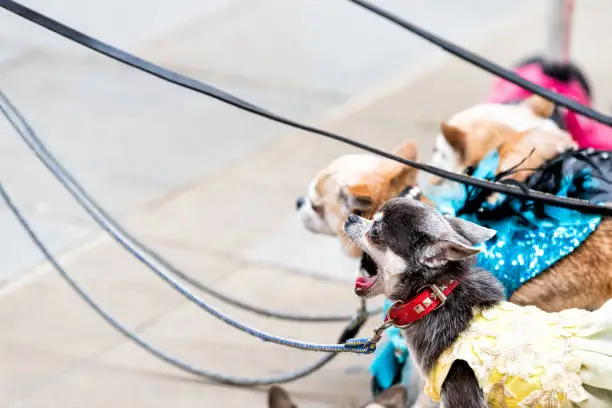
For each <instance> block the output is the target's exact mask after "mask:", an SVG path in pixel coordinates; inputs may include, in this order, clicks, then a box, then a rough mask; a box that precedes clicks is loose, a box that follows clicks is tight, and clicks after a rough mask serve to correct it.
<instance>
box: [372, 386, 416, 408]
mask: <svg viewBox="0 0 612 408" xmlns="http://www.w3.org/2000/svg"><path fill="white" fill-rule="evenodd" d="M407 399H408V390H407V389H406V386H404V385H401V384H397V385H394V386H393V387H391V388H388V389H386V390H384V391H383V392H381V393H380V394H378V395H377V396H376V397H375V398H374V399H373V400H372V402H370V403H368V404H366V405H365V406H364V408H374V407H376V408H379V407H384V408H405V406H406V400H407Z"/></svg>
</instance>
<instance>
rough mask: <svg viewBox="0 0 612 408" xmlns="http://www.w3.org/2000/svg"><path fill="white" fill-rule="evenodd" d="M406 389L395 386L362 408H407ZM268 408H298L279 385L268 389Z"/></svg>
mask: <svg viewBox="0 0 612 408" xmlns="http://www.w3.org/2000/svg"><path fill="white" fill-rule="evenodd" d="M407 395H408V393H407V391H406V387H404V386H402V385H395V386H393V387H391V388H389V389H387V390H385V391H384V392H382V393H380V394H379V395H377V396H376V397H375V398H374V399H372V400H371V401H369V402H367V403H366V404H365V405H362V406H361V407H360V408H405V406H406V398H407ZM268 408H297V405H296V404H295V403H294V402H293V400H292V398H291V396H290V395H289V393H288V392H287V391H286V390H285V389H284V388H282V387H279V386H278V385H273V386H272V387H270V388H269V389H268Z"/></svg>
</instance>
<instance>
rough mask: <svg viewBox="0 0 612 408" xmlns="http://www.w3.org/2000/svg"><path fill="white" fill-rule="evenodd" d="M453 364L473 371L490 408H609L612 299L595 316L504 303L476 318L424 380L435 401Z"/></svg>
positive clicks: (611, 383)
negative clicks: (462, 362) (459, 364)
mask: <svg viewBox="0 0 612 408" xmlns="http://www.w3.org/2000/svg"><path fill="white" fill-rule="evenodd" d="M455 360H464V361H465V362H467V363H468V364H469V365H470V367H471V368H472V370H474V373H475V374H476V378H477V379H478V382H479V383H480V386H481V387H482V389H483V390H484V393H485V398H486V400H487V403H488V405H489V406H490V407H496V408H497V407H499V408H505V407H508V408H511V407H521V408H523V407H525V408H531V407H533V408H548V407H551V408H552V407H555V408H556V407H573V406H578V407H597V408H599V407H612V391H610V390H612V300H610V301H608V302H607V303H606V304H604V306H603V307H601V308H600V309H598V310H596V311H594V312H588V311H585V310H579V309H568V310H564V311H562V312H559V313H547V312H544V311H542V310H540V309H538V308H536V307H534V306H527V307H520V306H517V305H514V304H512V303H508V302H502V303H500V304H498V305H497V306H495V307H493V308H490V309H486V310H482V311H478V312H475V313H474V319H473V320H472V323H471V325H470V327H469V329H468V330H466V331H465V332H464V333H462V334H461V335H460V336H459V337H458V338H457V340H456V341H455V343H454V344H453V345H452V346H451V347H449V348H448V349H447V350H446V351H445V352H444V353H442V355H441V356H440V358H439V359H438V362H437V364H436V366H435V367H434V368H433V370H431V372H430V373H429V376H428V378H427V384H426V386H425V391H426V392H427V394H428V395H429V396H430V397H431V398H432V399H433V400H434V401H439V400H440V391H441V388H442V383H443V382H444V379H445V378H446V375H447V374H448V371H449V370H450V367H451V365H452V364H453V362H454V361H455Z"/></svg>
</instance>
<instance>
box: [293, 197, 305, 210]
mask: <svg viewBox="0 0 612 408" xmlns="http://www.w3.org/2000/svg"><path fill="white" fill-rule="evenodd" d="M303 205H304V197H298V198H297V200H295V208H296V209H298V210H299V209H300V208H302V206H303Z"/></svg>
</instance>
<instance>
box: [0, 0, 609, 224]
mask: <svg viewBox="0 0 612 408" xmlns="http://www.w3.org/2000/svg"><path fill="white" fill-rule="evenodd" d="M0 7H2V8H4V9H6V10H8V11H10V12H12V13H14V14H17V15H19V16H21V17H23V18H25V19H26V20H29V21H31V22H33V23H35V24H37V25H39V26H41V27H44V28H46V29H48V30H50V31H53V32H55V33H57V34H59V35H61V36H63V37H65V38H68V39H69V40H72V41H74V42H77V43H79V44H81V45H83V46H85V47H87V48H89V49H91V50H94V51H96V52H99V53H101V54H103V55H106V56H107V57H110V58H113V59H115V60H117V61H119V62H122V63H124V64H127V65H129V66H131V67H133V68H136V69H138V70H140V71H143V72H146V73H148V74H150V75H153V76H156V77H158V78H161V79H164V80H166V81H168V82H171V83H173V84H175V85H179V86H182V87H184V88H188V89H191V90H193V91H196V92H198V93H201V94H205V95H208V96H210V97H212V98H215V99H217V100H219V101H222V102H224V103H227V104H230V105H232V106H235V107H237V108H239V109H242V110H245V111H248V112H251V113H253V114H256V115H258V116H261V117H264V118H267V119H270V120H273V121H275V122H278V123H282V124H285V125H287V126H290V127H293V128H296V129H300V130H304V131H307V132H311V133H315V134H318V135H321V136H324V137H327V138H330V139H333V140H336V141H339V142H342V143H346V144H348V145H351V146H353V147H357V148H359V149H362V150H365V151H368V152H370V153H374V154H377V155H379V156H382V157H385V158H387V159H391V160H395V161H397V162H400V163H402V164H405V165H407V166H411V167H414V168H416V169H419V170H422V171H425V172H427V173H430V174H434V175H436V176H439V177H442V178H445V179H448V180H452V181H456V182H459V183H462V184H466V185H469V186H473V187H479V188H483V189H487V190H491V191H496V192H498V193H502V194H507V195H510V196H513V197H519V198H522V199H529V200H535V201H541V202H543V203H546V204H549V205H555V206H558V207H562V208H569V209H573V210H578V211H582V212H584V213H591V214H599V215H602V216H610V215H612V207H606V206H600V205H594V204H591V203H589V202H587V201H584V200H577V199H569V198H561V197H556V196H554V195H552V194H546V193H542V192H539V191H533V190H529V191H522V190H521V189H519V188H517V187H514V186H509V185H504V184H501V183H495V182H490V181H487V180H480V179H477V178H473V177H470V176H466V175H464V174H458V173H454V172H451V171H447V170H443V169H439V168H437V167H434V166H430V165H428V164H424V163H419V162H415V161H412V160H408V159H404V158H402V157H398V156H396V155H393V154H391V153H387V152H385V151H383V150H380V149H377V148H375V147H371V146H369V145H366V144H364V143H360V142H358V141H355V140H351V139H349V138H347V137H344V136H341V135H338V134H335V133H332V132H328V131H325V130H322V129H318V128H315V127H313V126H309V125H305V124H302V123H299V122H296V121H293V120H291V119H287V118H285V117H282V116H280V115H276V114H275V113H272V112H269V111H267V110H264V109H262V108H260V107H258V106H256V105H253V104H251V103H249V102H247V101H245V100H243V99H240V98H238V97H236V96H234V95H231V94H229V93H227V92H224V91H222V90H219V89H217V88H215V87H213V86H210V85H207V84H205V83H203V82H200V81H198V80H196V79H193V78H189V77H186V76H183V75H181V74H179V73H176V72H173V71H170V70H168V69H165V68H163V67H160V66H159V65H156V64H153V63H152V62H149V61H146V60H143V59H141V58H138V57H136V56H134V55H132V54H129V53H127V52H125V51H123V50H120V49H118V48H116V47H113V46H111V45H108V44H106V43H103V42H101V41H99V40H97V39H95V38H93V37H90V36H88V35H86V34H84V33H81V32H79V31H77V30H75V29H73V28H71V27H68V26H66V25H64V24H62V23H60V22H58V21H56V20H53V19H51V18H49V17H47V16H45V15H43V14H41V13H39V12H37V11H35V10H32V9H30V8H28V7H26V6H24V5H22V4H19V3H17V2H15V1H13V0H0ZM527 82H528V81H527ZM530 84H531V83H530ZM531 86H536V85H534V84H531ZM551 99H552V98H551ZM560 103H561V102H560ZM581 106H582V105H579V104H577V111H579V109H580V107H581ZM600 115H601V114H600ZM602 116H603V115H602ZM605 118H607V117H605ZM610 123H612V119H611V120H610Z"/></svg>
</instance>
